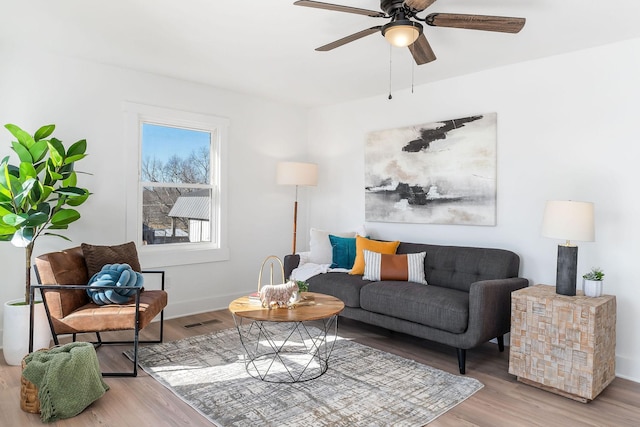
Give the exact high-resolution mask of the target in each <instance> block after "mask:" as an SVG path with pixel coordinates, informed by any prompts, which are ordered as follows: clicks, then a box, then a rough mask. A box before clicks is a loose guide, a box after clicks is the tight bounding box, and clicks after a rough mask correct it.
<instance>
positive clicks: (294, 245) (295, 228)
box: [291, 185, 298, 255]
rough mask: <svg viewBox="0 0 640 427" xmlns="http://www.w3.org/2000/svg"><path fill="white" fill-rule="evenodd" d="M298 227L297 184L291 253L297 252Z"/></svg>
mask: <svg viewBox="0 0 640 427" xmlns="http://www.w3.org/2000/svg"><path fill="white" fill-rule="evenodd" d="M297 228H298V186H297V185H296V200H295V202H293V249H292V250H291V254H292V255H295V253H296V234H297Z"/></svg>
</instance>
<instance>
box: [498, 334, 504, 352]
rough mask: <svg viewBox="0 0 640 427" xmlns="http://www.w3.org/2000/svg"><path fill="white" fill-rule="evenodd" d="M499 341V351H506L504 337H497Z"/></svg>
mask: <svg viewBox="0 0 640 427" xmlns="http://www.w3.org/2000/svg"><path fill="white" fill-rule="evenodd" d="M496 338H497V340H498V350H500V352H503V351H504V335H500V336H499V337H496Z"/></svg>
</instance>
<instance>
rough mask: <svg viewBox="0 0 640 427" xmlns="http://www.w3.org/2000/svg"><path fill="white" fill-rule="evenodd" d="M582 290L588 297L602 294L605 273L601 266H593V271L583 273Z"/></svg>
mask: <svg viewBox="0 0 640 427" xmlns="http://www.w3.org/2000/svg"><path fill="white" fill-rule="evenodd" d="M582 278H583V279H584V280H583V284H582V290H583V291H584V294H585V295H586V296H588V297H599V296H602V279H603V278H604V273H603V272H602V269H601V268H600V267H593V268H592V269H591V271H589V272H588V273H587V274H585V275H583V276H582Z"/></svg>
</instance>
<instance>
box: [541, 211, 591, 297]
mask: <svg viewBox="0 0 640 427" xmlns="http://www.w3.org/2000/svg"><path fill="white" fill-rule="evenodd" d="M542 235H543V236H544V237H551V238H554V239H562V240H566V243H565V244H563V245H558V263H557V267H556V293H557V294H561V295H568V296H574V295H575V294H576V277H577V270H578V247H577V246H576V245H574V244H572V243H571V240H579V241H582V242H593V241H594V240H595V229H594V221H593V203H590V202H574V201H570V200H566V201H565V200H555V201H548V202H547V204H546V206H545V209H544V220H543V222H542Z"/></svg>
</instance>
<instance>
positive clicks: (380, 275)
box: [362, 249, 428, 285]
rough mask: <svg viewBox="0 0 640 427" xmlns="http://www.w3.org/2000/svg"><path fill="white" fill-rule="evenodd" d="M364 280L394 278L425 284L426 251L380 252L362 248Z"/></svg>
mask: <svg viewBox="0 0 640 427" xmlns="http://www.w3.org/2000/svg"><path fill="white" fill-rule="evenodd" d="M363 253H364V275H363V276H362V278H363V279H365V280H395V281H407V282H416V283H422V284H423V285H427V284H428V283H427V281H426V279H425V276H424V258H425V256H427V253H426V252H420V253H417V254H395V255H390V254H380V253H378V252H372V251H368V250H366V249H365V250H364V251H363Z"/></svg>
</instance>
